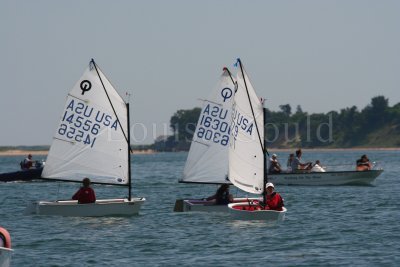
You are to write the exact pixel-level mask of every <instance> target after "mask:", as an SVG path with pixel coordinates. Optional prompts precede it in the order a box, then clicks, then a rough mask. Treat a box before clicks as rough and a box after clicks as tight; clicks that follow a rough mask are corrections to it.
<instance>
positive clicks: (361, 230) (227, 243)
mask: <svg viewBox="0 0 400 267" xmlns="http://www.w3.org/2000/svg"><path fill="white" fill-rule="evenodd" d="M272 152H274V151H272ZM364 153H367V154H368V156H369V158H370V159H371V160H373V161H377V162H379V165H380V167H382V168H384V170H385V171H384V173H383V174H382V175H381V176H379V177H378V178H377V179H376V181H375V182H374V184H373V185H372V186H336V187H334V186H314V187H312V186H277V187H276V190H277V191H279V192H280V193H281V195H282V196H283V197H284V199H285V206H286V207H287V209H288V212H287V214H286V220H285V221H284V222H283V223H281V224H278V225H271V224H269V223H266V222H257V221H248V222H243V221H235V220H232V219H231V218H230V217H229V215H228V214H218V213H174V212H173V207H174V203H175V200H176V199H177V198H196V197H199V198H200V197H206V196H208V195H211V194H213V193H214V192H215V190H216V188H217V187H216V186H214V185H195V184H179V183H178V182H177V181H178V178H179V177H181V174H182V171H183V167H184V164H185V160H186V156H187V153H159V154H152V155H135V156H134V157H133V158H132V167H133V168H132V170H133V179H134V185H133V186H134V188H133V195H135V196H141V197H146V199H147V201H146V202H145V204H144V205H143V206H142V210H141V212H140V215H138V216H133V217H103V218H69V217H53V216H25V215H23V210H24V208H25V206H26V204H27V202H28V201H31V200H39V199H40V200H45V199H46V200H56V199H67V198H70V197H71V196H72V194H73V193H74V192H75V191H76V190H77V189H78V187H79V184H74V183H58V182H25V183H0V203H1V207H0V225H1V226H3V227H5V228H7V229H8V230H9V232H10V233H11V236H12V243H13V249H14V250H15V251H14V254H13V258H12V266H177V265H179V266H399V264H400V197H399V196H400V194H399V191H400V186H399V181H400V167H399V166H400V164H399V158H400V151H334V152H317V151H312V152H306V153H305V154H304V155H303V158H304V159H305V160H316V159H319V160H321V162H322V164H325V165H328V163H331V164H334V165H338V164H349V163H353V162H355V160H356V159H357V158H359V156H360V155H361V154H364ZM277 154H278V157H279V158H280V159H281V161H282V162H284V161H285V160H286V158H287V153H286V152H277ZM36 158H40V157H36ZM21 159H22V157H4V156H2V157H0V172H6V171H10V170H12V169H14V168H15V169H17V168H18V166H19V165H18V163H19V161H20V160H21ZM335 168H339V167H335ZM94 188H95V191H96V195H97V197H98V198H108V197H123V196H126V195H127V189H125V188H120V187H113V186H100V185H94ZM231 192H232V193H233V194H234V195H236V196H247V194H246V193H244V192H242V191H240V190H237V189H233V188H232V189H231Z"/></svg>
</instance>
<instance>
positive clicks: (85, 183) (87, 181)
mask: <svg viewBox="0 0 400 267" xmlns="http://www.w3.org/2000/svg"><path fill="white" fill-rule="evenodd" d="M82 183H83V186H84V187H89V186H90V179H89V178H87V177H85V178H83V180H82Z"/></svg>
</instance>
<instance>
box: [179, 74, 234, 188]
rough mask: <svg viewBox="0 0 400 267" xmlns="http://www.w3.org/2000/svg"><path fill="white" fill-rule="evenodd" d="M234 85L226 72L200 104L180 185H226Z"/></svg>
mask: <svg viewBox="0 0 400 267" xmlns="http://www.w3.org/2000/svg"><path fill="white" fill-rule="evenodd" d="M233 95H234V83H233V81H232V78H231V76H230V75H229V72H228V70H227V69H224V71H223V73H222V75H221V78H220V80H219V82H218V84H217V86H216V87H215V89H214V90H213V91H212V93H211V94H210V96H209V97H208V98H207V99H206V100H204V103H203V107H202V110H201V113H200V117H199V120H198V122H197V126H196V130H195V132H194V135H193V141H192V144H191V146H190V151H189V154H188V158H187V161H186V165H185V169H184V172H183V178H182V179H181V182H197V183H229V181H228V180H226V178H227V174H228V146H229V135H230V123H231V109H232V102H233V101H232V99H233Z"/></svg>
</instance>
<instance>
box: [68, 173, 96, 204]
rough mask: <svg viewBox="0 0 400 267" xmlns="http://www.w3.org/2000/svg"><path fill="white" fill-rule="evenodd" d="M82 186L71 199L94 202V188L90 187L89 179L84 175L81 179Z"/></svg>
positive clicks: (84, 202) (80, 202) (85, 202)
mask: <svg viewBox="0 0 400 267" xmlns="http://www.w3.org/2000/svg"><path fill="white" fill-rule="evenodd" d="M82 183H83V186H82V187H81V188H80V189H79V190H78V191H77V192H76V193H75V194H74V195H73V196H72V199H73V200H78V203H79V204H88V203H94V202H96V195H95V193H94V190H93V189H92V188H91V187H90V179H89V178H87V177H85V178H84V179H83V180H82Z"/></svg>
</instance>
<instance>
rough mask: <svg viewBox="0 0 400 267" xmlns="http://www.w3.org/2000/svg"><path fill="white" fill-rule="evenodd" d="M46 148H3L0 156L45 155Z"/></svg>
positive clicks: (149, 151)
mask: <svg viewBox="0 0 400 267" xmlns="http://www.w3.org/2000/svg"><path fill="white" fill-rule="evenodd" d="M48 152H49V151H48V150H18V149H13V150H4V151H0V156H27V155H28V154H31V155H32V156H35V155H36V156H46V155H47V153H48ZM154 153H157V152H156V151H154V150H151V149H148V150H134V151H133V153H132V154H154Z"/></svg>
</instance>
